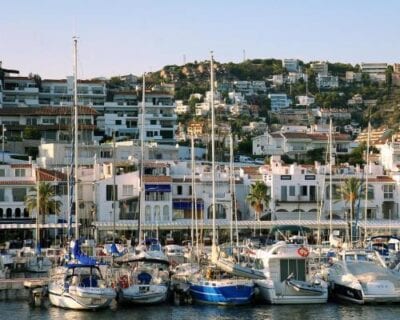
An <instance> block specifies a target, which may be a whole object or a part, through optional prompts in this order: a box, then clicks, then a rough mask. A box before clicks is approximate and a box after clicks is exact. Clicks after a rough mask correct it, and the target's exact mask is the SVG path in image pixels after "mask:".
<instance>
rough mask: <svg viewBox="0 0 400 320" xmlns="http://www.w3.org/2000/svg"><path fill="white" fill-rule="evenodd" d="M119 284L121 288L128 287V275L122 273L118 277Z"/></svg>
mask: <svg viewBox="0 0 400 320" xmlns="http://www.w3.org/2000/svg"><path fill="white" fill-rule="evenodd" d="M118 283H119V286H120V287H121V288H122V289H126V288H128V287H129V282H128V276H127V275H123V276H121V277H120V278H119V280H118Z"/></svg>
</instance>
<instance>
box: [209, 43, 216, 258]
mask: <svg viewBox="0 0 400 320" xmlns="http://www.w3.org/2000/svg"><path fill="white" fill-rule="evenodd" d="M210 73H211V76H210V82H211V83H210V85H211V97H210V100H211V185H212V187H211V193H212V252H213V253H216V244H217V238H216V236H217V235H216V233H215V231H216V230H215V229H216V228H215V219H216V208H215V206H216V201H215V134H214V129H215V128H214V127H215V114H214V57H213V52H212V51H211V61H210Z"/></svg>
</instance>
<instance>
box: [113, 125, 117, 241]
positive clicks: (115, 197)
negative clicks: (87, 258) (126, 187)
mask: <svg viewBox="0 0 400 320" xmlns="http://www.w3.org/2000/svg"><path fill="white" fill-rule="evenodd" d="M112 166H113V171H112V173H113V243H115V210H116V207H117V192H116V191H117V190H116V189H117V183H116V177H115V174H116V172H115V131H113V163H112Z"/></svg>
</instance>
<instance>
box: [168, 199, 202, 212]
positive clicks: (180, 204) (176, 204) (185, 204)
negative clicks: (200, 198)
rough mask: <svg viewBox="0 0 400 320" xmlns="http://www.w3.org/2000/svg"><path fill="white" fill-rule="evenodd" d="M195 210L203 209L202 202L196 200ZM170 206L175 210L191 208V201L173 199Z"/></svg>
mask: <svg viewBox="0 0 400 320" xmlns="http://www.w3.org/2000/svg"><path fill="white" fill-rule="evenodd" d="M196 205H197V210H203V209H204V203H202V202H197V203H196ZM172 207H173V208H174V209H177V210H190V209H192V202H191V201H176V200H175V201H173V203H172Z"/></svg>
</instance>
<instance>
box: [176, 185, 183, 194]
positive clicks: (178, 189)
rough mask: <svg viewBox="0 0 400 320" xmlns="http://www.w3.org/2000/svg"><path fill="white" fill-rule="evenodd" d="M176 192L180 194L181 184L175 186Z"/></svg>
mask: <svg viewBox="0 0 400 320" xmlns="http://www.w3.org/2000/svg"><path fill="white" fill-rule="evenodd" d="M176 194H179V195H181V194H182V186H177V187H176Z"/></svg>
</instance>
